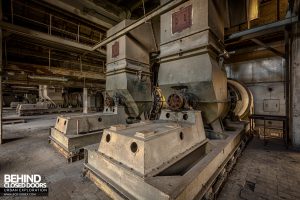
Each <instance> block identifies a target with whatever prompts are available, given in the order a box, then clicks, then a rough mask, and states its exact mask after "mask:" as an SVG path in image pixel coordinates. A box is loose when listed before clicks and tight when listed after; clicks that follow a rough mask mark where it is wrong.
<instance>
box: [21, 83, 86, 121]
mask: <svg viewBox="0 0 300 200" xmlns="http://www.w3.org/2000/svg"><path fill="white" fill-rule="evenodd" d="M71 99H72V101H71ZM81 110H82V94H81V93H80V92H73V93H67V92H64V88H60V87H53V86H48V85H40V86H39V101H38V102H37V103H35V104H18V106H17V108H16V111H17V114H18V115H19V116H25V115H37V114H46V113H62V112H78V111H81Z"/></svg>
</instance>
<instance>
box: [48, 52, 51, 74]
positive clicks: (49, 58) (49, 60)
mask: <svg viewBox="0 0 300 200" xmlns="http://www.w3.org/2000/svg"><path fill="white" fill-rule="evenodd" d="M48 67H49V70H50V68H51V49H49V53H48Z"/></svg>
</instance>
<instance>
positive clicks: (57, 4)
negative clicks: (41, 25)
mask: <svg viewBox="0 0 300 200" xmlns="http://www.w3.org/2000/svg"><path fill="white" fill-rule="evenodd" d="M43 2H45V3H48V4H50V5H52V6H54V7H56V8H60V9H61V10H64V11H67V12H69V13H72V14H74V15H76V16H78V17H80V18H82V19H85V20H88V21H90V22H93V23H95V24H97V25H100V26H103V27H104V28H107V29H109V28H111V27H113V25H112V24H111V23H108V22H105V21H103V20H100V19H99V18H97V17H94V16H92V15H90V14H87V13H82V11H81V10H80V9H78V8H76V7H74V6H71V5H70V4H67V3H64V2H62V1H59V0H43Z"/></svg>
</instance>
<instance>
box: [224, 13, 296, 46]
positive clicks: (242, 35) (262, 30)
mask: <svg viewBox="0 0 300 200" xmlns="http://www.w3.org/2000/svg"><path fill="white" fill-rule="evenodd" d="M298 21H299V16H295V17H291V18H287V19H284V20H281V21H277V22H274V23H270V24H266V25H263V26H259V27H256V28H252V29H248V30H245V31H241V32H238V33H233V34H231V35H229V36H228V37H227V39H226V40H225V43H230V42H233V41H236V40H238V41H242V40H249V39H252V38H255V37H259V36H262V35H265V34H269V33H274V32H277V31H280V30H281V31H283V30H284V27H285V26H286V25H288V24H293V23H297V22H298Z"/></svg>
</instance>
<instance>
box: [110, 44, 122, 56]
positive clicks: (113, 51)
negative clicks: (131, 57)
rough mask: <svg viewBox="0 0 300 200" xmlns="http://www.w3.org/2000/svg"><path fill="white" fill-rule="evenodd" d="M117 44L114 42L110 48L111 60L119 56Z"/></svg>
mask: <svg viewBox="0 0 300 200" xmlns="http://www.w3.org/2000/svg"><path fill="white" fill-rule="evenodd" d="M119 48H120V47H119V42H115V43H114V44H113V45H112V47H111V50H112V52H111V55H112V57H113V58H115V57H117V56H118V55H119Z"/></svg>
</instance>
